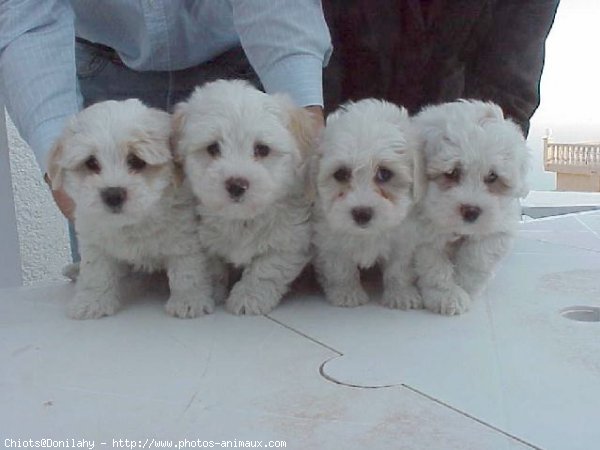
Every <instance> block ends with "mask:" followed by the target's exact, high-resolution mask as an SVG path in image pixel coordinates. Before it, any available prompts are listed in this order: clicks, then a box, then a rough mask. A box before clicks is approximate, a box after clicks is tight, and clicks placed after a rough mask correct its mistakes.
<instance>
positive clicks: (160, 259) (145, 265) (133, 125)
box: [49, 99, 214, 319]
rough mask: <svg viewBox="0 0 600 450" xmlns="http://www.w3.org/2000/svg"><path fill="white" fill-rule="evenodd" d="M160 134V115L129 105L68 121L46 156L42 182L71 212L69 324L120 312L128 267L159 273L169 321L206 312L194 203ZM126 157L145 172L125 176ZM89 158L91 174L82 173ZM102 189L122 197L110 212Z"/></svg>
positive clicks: (164, 126) (165, 122) (106, 106)
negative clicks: (74, 269)
mask: <svg viewBox="0 0 600 450" xmlns="http://www.w3.org/2000/svg"><path fill="white" fill-rule="evenodd" d="M169 134H170V117H169V115H168V114H167V113H164V112H162V111H159V110H155V109H151V108H148V107H146V106H144V105H143V104H142V103H141V102H139V101H138V100H133V99H132V100H126V101H122V102H116V101H107V102H102V103H97V104H95V105H92V106H90V107H89V108H87V109H85V110H84V111H82V112H81V113H79V114H78V115H76V116H75V117H74V118H73V120H71V122H70V123H69V124H68V125H67V127H66V128H65V130H64V131H63V134H62V136H61V137H60V139H59V141H58V143H57V145H56V146H55V147H54V149H53V151H52V153H51V157H50V161H49V174H50V177H51V179H52V182H53V187H54V188H55V189H56V188H59V187H63V188H64V190H65V191H66V193H67V194H68V195H69V196H70V197H71V198H72V199H73V200H74V202H75V205H76V207H75V227H76V230H77V235H78V238H79V243H80V252H81V265H80V273H79V277H78V279H77V287H76V295H75V298H74V299H73V301H72V302H71V304H70V306H69V311H68V312H69V315H70V316H71V317H72V318H76V319H91V318H99V317H102V316H107V315H112V314H114V313H115V312H116V311H117V310H118V308H119V306H120V299H119V291H120V290H119V281H120V279H121V278H122V276H123V274H124V273H125V271H126V269H127V267H128V266H133V268H134V269H136V270H144V271H155V270H162V269H166V271H167V274H168V277H169V285H170V288H171V296H170V298H169V300H168V302H167V304H166V311H167V312H168V313H169V314H171V315H173V316H176V317H195V316H197V315H201V314H205V313H210V312H212V311H213V309H214V301H213V300H212V295H211V286H210V280H209V279H208V278H207V275H206V267H205V266H206V263H205V257H204V255H203V253H202V251H201V247H200V243H199V239H198V236H197V234H196V217H195V211H194V206H195V200H194V197H193V195H192V193H191V190H190V189H189V187H188V186H187V184H186V183H183V184H180V183H179V182H178V174H177V168H176V167H175V164H174V161H173V159H172V156H171V153H170V150H169V147H168V139H169ZM132 154H134V155H136V157H137V158H139V160H142V161H144V162H145V163H146V165H145V167H142V168H141V169H139V170H138V169H133V168H132V167H131V162H129V163H128V158H132V156H131V155H132ZM92 157H93V158H95V161H96V164H97V167H95V166H94V165H93V164H91V163H89V161H90V158H92ZM138 163H139V162H138ZM90 166H91V167H92V168H90ZM107 188H121V189H123V190H124V192H125V200H124V202H123V204H122V206H120V207H118V208H111V207H110V205H109V204H108V203H107V202H106V201H105V200H103V198H102V193H103V192H106V189H107Z"/></svg>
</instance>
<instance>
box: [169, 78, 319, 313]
mask: <svg viewBox="0 0 600 450" xmlns="http://www.w3.org/2000/svg"><path fill="white" fill-rule="evenodd" d="M173 129H174V132H173V138H174V141H175V146H176V148H177V151H178V156H179V157H180V158H181V159H182V161H183V165H184V169H185V173H186V176H187V177H188V179H189V180H190V183H191V186H192V189H193V191H194V194H195V195H196V197H197V198H198V200H199V206H198V213H199V214H200V216H201V223H200V225H199V227H198V231H199V235H200V238H201V241H202V243H203V245H204V246H205V248H206V249H207V251H208V253H209V254H210V256H211V257H212V258H213V259H212V261H211V270H212V271H213V273H214V274H215V275H214V277H215V279H217V280H219V279H222V278H223V276H222V271H223V267H224V263H231V264H233V265H235V266H237V267H241V268H243V272H242V277H241V279H240V280H239V281H238V282H237V283H236V284H235V285H234V286H233V288H232V289H231V292H230V293H229V294H228V296H227V298H226V300H225V304H226V308H227V309H228V310H229V311H231V312H233V313H234V314H265V313H268V312H269V311H271V310H272V309H273V308H274V307H276V306H277V305H278V303H279V302H280V300H281V298H282V296H283V295H284V294H285V293H286V292H287V290H288V285H289V284H290V283H291V282H292V281H293V280H294V279H295V278H296V277H297V276H298V274H299V273H300V272H301V270H302V269H303V267H304V265H305V264H306V263H307V262H308V260H309V244H310V221H309V215H310V199H309V197H308V195H307V193H306V189H305V183H304V182H305V177H306V169H305V168H306V160H307V155H308V152H309V151H310V148H311V146H312V139H313V138H314V135H315V132H316V130H317V127H316V126H315V123H314V122H313V119H312V117H311V116H310V114H309V113H308V112H307V111H306V110H304V109H302V108H295V107H294V106H293V105H292V104H291V103H290V101H289V100H288V99H287V98H286V97H282V96H278V95H267V94H264V93H262V92H260V91H258V90H256V89H255V88H253V87H252V86H250V85H249V84H248V83H246V82H243V81H239V80H234V81H216V82H213V83H208V84H206V85H204V86H203V87H200V88H197V89H196V91H195V92H194V93H193V94H192V96H191V97H190V99H189V100H188V101H187V102H185V103H182V104H180V105H178V107H177V108H176V111H175V115H174V120H173ZM257 149H258V150H257ZM265 149H268V150H265ZM261 151H262V152H263V154H262V155H261V153H260V152H261ZM264 152H268V154H266V155H264ZM231 180H234V181H235V180H238V181H235V183H242V182H243V186H245V187H244V188H240V190H241V191H242V193H241V195H239V196H238V197H232V194H231V193H230V191H228V187H227V186H228V183H229V182H230V181H231ZM239 180H242V181H239ZM221 290H222V288H221ZM225 295H227V294H225Z"/></svg>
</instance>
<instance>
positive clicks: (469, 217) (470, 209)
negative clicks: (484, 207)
mask: <svg viewBox="0 0 600 450" xmlns="http://www.w3.org/2000/svg"><path fill="white" fill-rule="evenodd" d="M480 214H481V208H480V207H479V206H472V205H460V215H461V216H462V217H463V220H464V221H465V222H469V223H473V222H475V221H476V220H477V218H478V217H479V216H480Z"/></svg>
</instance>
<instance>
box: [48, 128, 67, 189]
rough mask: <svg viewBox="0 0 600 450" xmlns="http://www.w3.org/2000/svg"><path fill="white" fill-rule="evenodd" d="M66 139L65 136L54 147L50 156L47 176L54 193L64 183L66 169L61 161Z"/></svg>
mask: <svg viewBox="0 0 600 450" xmlns="http://www.w3.org/2000/svg"><path fill="white" fill-rule="evenodd" d="M64 141H65V139H64V137H63V136H61V137H59V138H58V140H57V141H56V142H55V143H54V145H53V146H52V149H51V150H50V153H49V154H48V170H47V175H48V178H49V179H50V187H51V189H52V190H53V191H56V190H59V189H60V188H61V187H62V183H63V172H64V168H63V167H62V165H61V159H62V156H63V153H64V145H65V142H64Z"/></svg>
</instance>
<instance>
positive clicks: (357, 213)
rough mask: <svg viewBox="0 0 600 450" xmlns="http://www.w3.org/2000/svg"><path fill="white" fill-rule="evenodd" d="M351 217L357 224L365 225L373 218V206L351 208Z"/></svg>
mask: <svg viewBox="0 0 600 450" xmlns="http://www.w3.org/2000/svg"><path fill="white" fill-rule="evenodd" d="M352 218H353V219H354V221H355V222H356V224H357V225H360V226H365V225H366V224H368V223H369V222H370V221H371V219H372V218H373V208H368V207H359V208H352Z"/></svg>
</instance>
